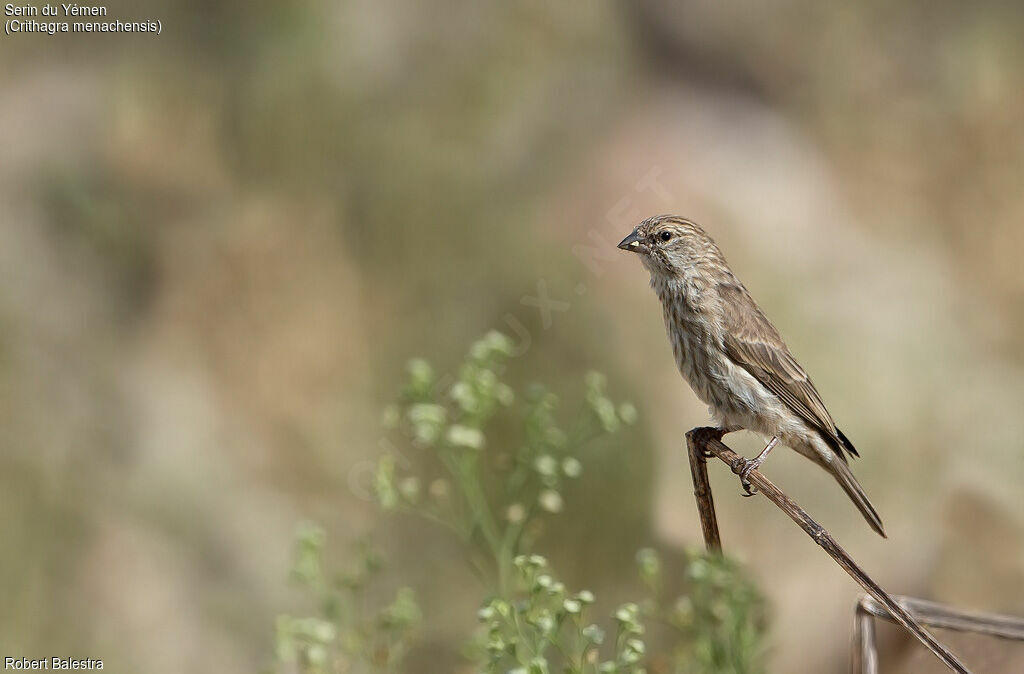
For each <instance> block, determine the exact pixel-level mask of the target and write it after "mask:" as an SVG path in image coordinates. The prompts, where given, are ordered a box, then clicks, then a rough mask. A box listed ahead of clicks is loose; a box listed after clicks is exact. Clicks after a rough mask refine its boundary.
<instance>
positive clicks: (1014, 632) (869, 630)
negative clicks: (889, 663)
mask: <svg viewBox="0 0 1024 674" xmlns="http://www.w3.org/2000/svg"><path fill="white" fill-rule="evenodd" d="M893 599H895V600H896V603H898V604H899V605H900V606H902V607H904V608H905V609H907V611H909V612H910V613H911V614H912V615H914V617H916V618H917V620H918V622H920V623H921V624H922V625H927V626H928V627H938V628H940V629H946V630H955V631H957V632H973V633H975V634H985V635H988V636H992V637H1000V638H1002V639H1013V640H1014V641H1024V618H1017V617H1014V616H1005V615H996V614H991V613H975V612H972V611H961V610H960V609H956V608H953V607H951V606H946V605H944V604H939V603H936V602H933V601H926V600H924V599H915V598H914V597H903V596H899V595H893ZM875 618H882V619H883V620H889V621H890V622H895V619H894V618H893V616H892V615H890V614H889V612H888V611H886V610H885V608H884V607H883V606H882V605H881V604H879V603H878V602H877V601H875V600H874V599H872V598H871V597H869V596H868V595H864V596H862V597H861V598H860V601H859V602H857V616H856V619H855V622H854V631H853V642H854V648H853V665H852V667H851V670H850V671H852V672H854V674H878V671H879V670H878V651H877V649H876V648H875Z"/></svg>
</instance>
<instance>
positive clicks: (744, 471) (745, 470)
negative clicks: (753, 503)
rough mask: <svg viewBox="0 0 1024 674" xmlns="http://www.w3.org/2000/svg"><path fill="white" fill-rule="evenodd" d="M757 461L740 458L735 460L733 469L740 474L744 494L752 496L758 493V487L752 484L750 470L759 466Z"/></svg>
mask: <svg viewBox="0 0 1024 674" xmlns="http://www.w3.org/2000/svg"><path fill="white" fill-rule="evenodd" d="M757 465H758V464H757V463H756V462H754V461H748V460H747V459H744V458H739V459H737V460H736V461H735V462H733V465H732V470H733V472H734V473H736V474H738V475H739V476H740V486H741V487H743V496H745V497H750V496H753V495H754V494H756V493H757V487H755V486H754V485H752V484H750V471H752V470H754V469H755V468H757Z"/></svg>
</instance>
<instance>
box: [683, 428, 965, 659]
mask: <svg viewBox="0 0 1024 674" xmlns="http://www.w3.org/2000/svg"><path fill="white" fill-rule="evenodd" d="M686 447H687V450H688V451H689V456H690V470H691V471H692V473H693V485H694V495H695V496H696V497H697V511H698V512H699V513H700V520H701V527H702V528H703V530H704V543H705V544H706V545H707V548H708V550H711V551H714V552H721V551H722V539H721V536H720V535H719V533H718V521H717V518H716V516H715V504H714V501H713V500H712V497H711V485H710V483H709V481H708V472H707V462H706V458H707V457H709V456H715V457H718V458H719V459H721V460H722V461H724V462H725V465H727V466H730V468H731V467H732V466H737V467H739V466H740V463H739V460H740V459H742V458H743V457H741V456H740V455H739V454H737V453H736V452H734V451H732V450H731V449H729V448H728V447H726V446H725V445H724V444H723V443H722V433H721V431H720V430H719V429H717V428H695V429H693V430H692V431H690V432H689V433H687V434H686ZM748 479H749V480H750V483H751V484H752V485H754V486H755V487H757V490H758V493H760V494H762V495H764V496H765V497H766V498H767V499H768V500H770V501H771V502H772V503H774V504H775V505H776V506H778V508H779V509H780V510H782V511H783V512H784V513H786V514H787V515H789V517H790V518H791V519H792V520H793V521H794V522H796V523H797V524H798V525H800V528H801V529H803V530H804V531H805V532H807V535H808V536H810V537H811V539H812V540H813V541H814V542H815V543H817V544H818V545H820V546H821V547H822V548H823V549H824V550H825V552H827V553H828V554H829V556H830V557H832V559H834V560H835V561H836V563H837V564H839V566H841V567H843V569H845V570H846V572H847V573H848V574H850V576H851V577H852V578H853V579H854V580H855V581H857V583H858V584H859V585H860V586H861V587H863V588H864V590H865V591H866V592H867V593H868V594H869V595H870V597H871V598H872V599H873V600H874V601H875V602H877V605H878V606H879V607H880V608H881V609H884V612H885V614H887V615H888V616H889V617H891V619H892V620H893V621H895V622H896V623H898V624H899V625H901V626H902V627H903V628H904V629H905V630H907V631H908V632H909V633H910V634H912V635H913V636H914V637H915V638H916V639H917V640H918V641H920V642H921V643H923V644H924V645H925V646H927V647H928V650H930V651H931V652H932V653H934V654H935V656H936V657H937V658H939V659H940V660H942V662H943V663H944V664H945V665H946V666H947V667H949V668H950V669H951V670H952V671H954V672H958V673H959V674H970V670H968V669H967V667H966V666H965V665H964V664H963V663H962V662H960V660H959V659H958V658H957V657H956V656H955V655H953V653H952V652H951V651H950V650H949V649H948V648H946V647H945V646H943V645H942V644H941V643H939V641H938V640H937V639H936V638H935V637H934V636H932V634H931V633H930V632H929V631H928V630H926V629H925V628H924V627H923V626H922V624H921V621H919V620H918V619H917V618H915V616H914V615H913V614H912V613H911V611H910V610H908V608H907V607H905V606H904V605H902V604H900V603H899V602H897V601H896V599H895V598H893V597H892V596H891V595H889V594H888V593H887V592H886V591H885V590H883V589H882V588H881V587H880V586H879V585H878V583H876V582H875V581H874V580H872V579H871V577H870V576H868V574H866V573H865V572H864V570H863V569H861V568H860V567H859V566H858V565H857V563H856V562H854V561H853V559H852V558H851V557H850V555H849V554H847V552H846V551H845V550H843V548H842V547H841V546H840V545H839V543H837V542H836V540H835V539H834V538H832V535H831V534H829V533H828V531H826V530H825V529H824V527H822V526H821V525H820V524H818V523H817V522H815V521H814V520H813V519H811V517H810V515H808V514H807V513H806V512H805V511H804V510H803V508H801V507H800V506H799V505H797V504H796V502H795V501H793V500H792V499H791V498H789V497H788V496H786V494H784V493H783V492H782V490H780V489H779V488H778V487H776V486H775V485H774V484H772V483H771V481H770V480H769V479H768V478H766V477H765V476H764V475H762V474H761V472H760V471H758V470H754V471H751V473H750V475H749V476H748ZM870 613H871V612H870V611H869V610H868V609H867V608H865V617H864V621H865V622H861V621H860V618H861V615H860V614H858V629H859V634H860V635H861V639H862V640H865V639H870V641H871V642H872V643H873V641H874V624H873V623H871V624H870V625H869V624H867V623H868V622H869V621H868V618H867V617H866V616H867V615H868V614H870ZM879 615H881V614H879ZM936 626H940V627H943V626H945V625H938V624H936ZM862 643H863V641H862ZM855 650H859V651H862V652H863V653H868V651H867V650H865V649H855ZM868 664H871V665H873V666H874V667H875V671H877V666H878V665H877V656H874V661H873V663H868ZM864 671H871V670H870V669H867V670H864Z"/></svg>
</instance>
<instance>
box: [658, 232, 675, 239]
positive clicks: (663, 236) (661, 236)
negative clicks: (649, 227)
mask: <svg viewBox="0 0 1024 674" xmlns="http://www.w3.org/2000/svg"><path fill="white" fill-rule="evenodd" d="M658 238H659V239H661V240H662V241H668V240H669V239H671V238H672V232H670V231H668V230H665V231H664V232H661V233H660V234H658Z"/></svg>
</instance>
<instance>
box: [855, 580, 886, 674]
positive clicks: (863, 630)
mask: <svg viewBox="0 0 1024 674" xmlns="http://www.w3.org/2000/svg"><path fill="white" fill-rule="evenodd" d="M864 597H865V598H867V599H870V600H871V601H874V599H871V597H868V596H867V595H864ZM886 615H888V614H886ZM853 621H854V622H853V661H852V664H851V667H850V674H878V649H877V648H876V647H875V616H874V615H873V614H872V613H871V612H870V611H868V610H867V609H866V608H864V606H863V602H861V603H860V604H858V605H857V613H856V614H855V616H854V619H853Z"/></svg>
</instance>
